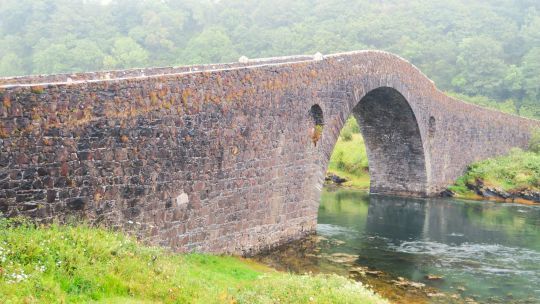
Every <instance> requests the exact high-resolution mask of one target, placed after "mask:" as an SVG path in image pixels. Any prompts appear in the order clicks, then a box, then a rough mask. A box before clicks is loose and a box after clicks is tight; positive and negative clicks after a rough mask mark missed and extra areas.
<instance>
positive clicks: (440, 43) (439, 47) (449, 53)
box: [0, 0, 540, 118]
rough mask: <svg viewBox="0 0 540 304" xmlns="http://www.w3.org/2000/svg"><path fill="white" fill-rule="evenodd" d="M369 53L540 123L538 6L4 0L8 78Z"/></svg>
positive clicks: (523, 1) (0, 47)
mask: <svg viewBox="0 0 540 304" xmlns="http://www.w3.org/2000/svg"><path fill="white" fill-rule="evenodd" d="M360 49H381V50H386V51H390V52H393V53H395V54H398V55H400V56H402V57H404V58H406V59H407V60H409V61H411V62H412V63H413V64H415V65H416V66H418V67H419V68H420V69H421V70H422V71H423V72H424V73H426V74H427V76H428V77H430V78H431V79H433V80H434V81H435V83H436V84H437V86H438V87H439V88H441V89H442V90H445V91H448V92H451V94H455V95H457V96H458V97H460V98H462V99H465V100H468V101H470V102H474V103H478V104H482V105H484V106H491V107H495V108H498V109H500V110H503V111H506V112H511V113H516V114H520V115H524V116H529V117H536V118H540V2H539V1H538V0H514V1H512V0H408V1H402V0H378V1H376V0H370V1H368V0H221V1H210V0H161V1H158V0H142V1H134V0H108V1H105V0H101V1H99V0H40V1H36V0H0V76H13V75H23V74H41V73H60V72H82V71H94V70H103V69H124V68H133V67H148V66H168V65H183V64H194V63H217V62H229V61H236V60H238V58H239V57H240V56H242V55H245V56H247V57H249V58H255V57H267V56H281V55H293V54H315V53H316V52H321V53H323V54H328V53H334V52H341V51H350V50H360Z"/></svg>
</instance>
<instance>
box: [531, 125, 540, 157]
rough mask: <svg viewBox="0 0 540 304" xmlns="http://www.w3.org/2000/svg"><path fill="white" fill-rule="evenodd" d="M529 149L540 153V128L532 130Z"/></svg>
mask: <svg viewBox="0 0 540 304" xmlns="http://www.w3.org/2000/svg"><path fill="white" fill-rule="evenodd" d="M529 150H530V151H532V152H534V153H538V154H540V130H539V129H536V130H534V131H533V132H532V136H531V141H530V142H529Z"/></svg>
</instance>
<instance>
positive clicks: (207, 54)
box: [182, 27, 239, 64]
mask: <svg viewBox="0 0 540 304" xmlns="http://www.w3.org/2000/svg"><path fill="white" fill-rule="evenodd" d="M182 57H183V58H182V59H183V60H184V62H186V63H192V64H197V63H209V62H226V61H236V60H237V59H238V57H239V55H238V53H237V52H236V50H235V49H234V46H233V44H232V42H231V40H230V38H229V36H227V34H226V33H225V32H223V31H222V30H220V29H219V28H215V27H212V28H208V29H206V30H204V31H203V32H202V33H200V34H199V35H197V36H196V37H194V38H193V39H191V40H190V41H189V43H188V44H187V46H186V49H185V50H184V51H183V56H182Z"/></svg>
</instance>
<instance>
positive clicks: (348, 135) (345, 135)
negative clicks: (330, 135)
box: [341, 129, 352, 141]
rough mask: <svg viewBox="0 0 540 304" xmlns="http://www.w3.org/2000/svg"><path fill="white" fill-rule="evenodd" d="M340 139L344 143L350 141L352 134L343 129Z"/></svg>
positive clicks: (348, 130)
mask: <svg viewBox="0 0 540 304" xmlns="http://www.w3.org/2000/svg"><path fill="white" fill-rule="evenodd" d="M341 139H343V140H344V141H351V140H352V132H351V130H350V129H343V131H341Z"/></svg>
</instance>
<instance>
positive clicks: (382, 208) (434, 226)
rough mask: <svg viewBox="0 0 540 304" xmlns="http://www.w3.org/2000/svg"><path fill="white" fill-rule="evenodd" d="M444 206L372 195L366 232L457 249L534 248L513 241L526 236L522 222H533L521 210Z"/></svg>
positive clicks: (483, 205)
mask: <svg viewBox="0 0 540 304" xmlns="http://www.w3.org/2000/svg"><path fill="white" fill-rule="evenodd" d="M441 202H444V200H440V199H414V198H395V197H386V196H378V195H372V196H370V197H369V209H368V218H367V222H366V231H368V232H369V233H374V234H377V235H380V236H382V237H388V238H390V239H399V240H407V239H423V240H428V241H433V242H439V243H445V244H448V243H453V244H455V245H460V244H462V243H491V244H501V245H509V246H515V245H531V244H527V243H525V244H521V243H520V242H521V241H522V240H520V239H519V238H516V239H513V235H514V234H516V233H522V232H523V231H522V230H521V229H522V228H521V225H522V221H526V220H529V221H530V219H531V218H532V217H531V216H530V215H529V216H527V218H522V217H521V216H520V215H521V213H520V211H519V210H520V209H519V206H514V207H510V206H508V205H506V206H500V205H499V206H498V205H496V204H493V203H476V202H473V203H467V204H465V203H457V202H453V203H441ZM527 212H533V213H537V214H538V216H539V217H540V210H536V209H532V210H529V211H527ZM520 223H521V225H520ZM531 224H532V223H531ZM502 227H504V229H502ZM501 229H502V230H501ZM523 241H524V242H528V241H526V240H523ZM537 245H538V246H540V242H539V243H538V244H537ZM538 249H539V250H540V248H538Z"/></svg>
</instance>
